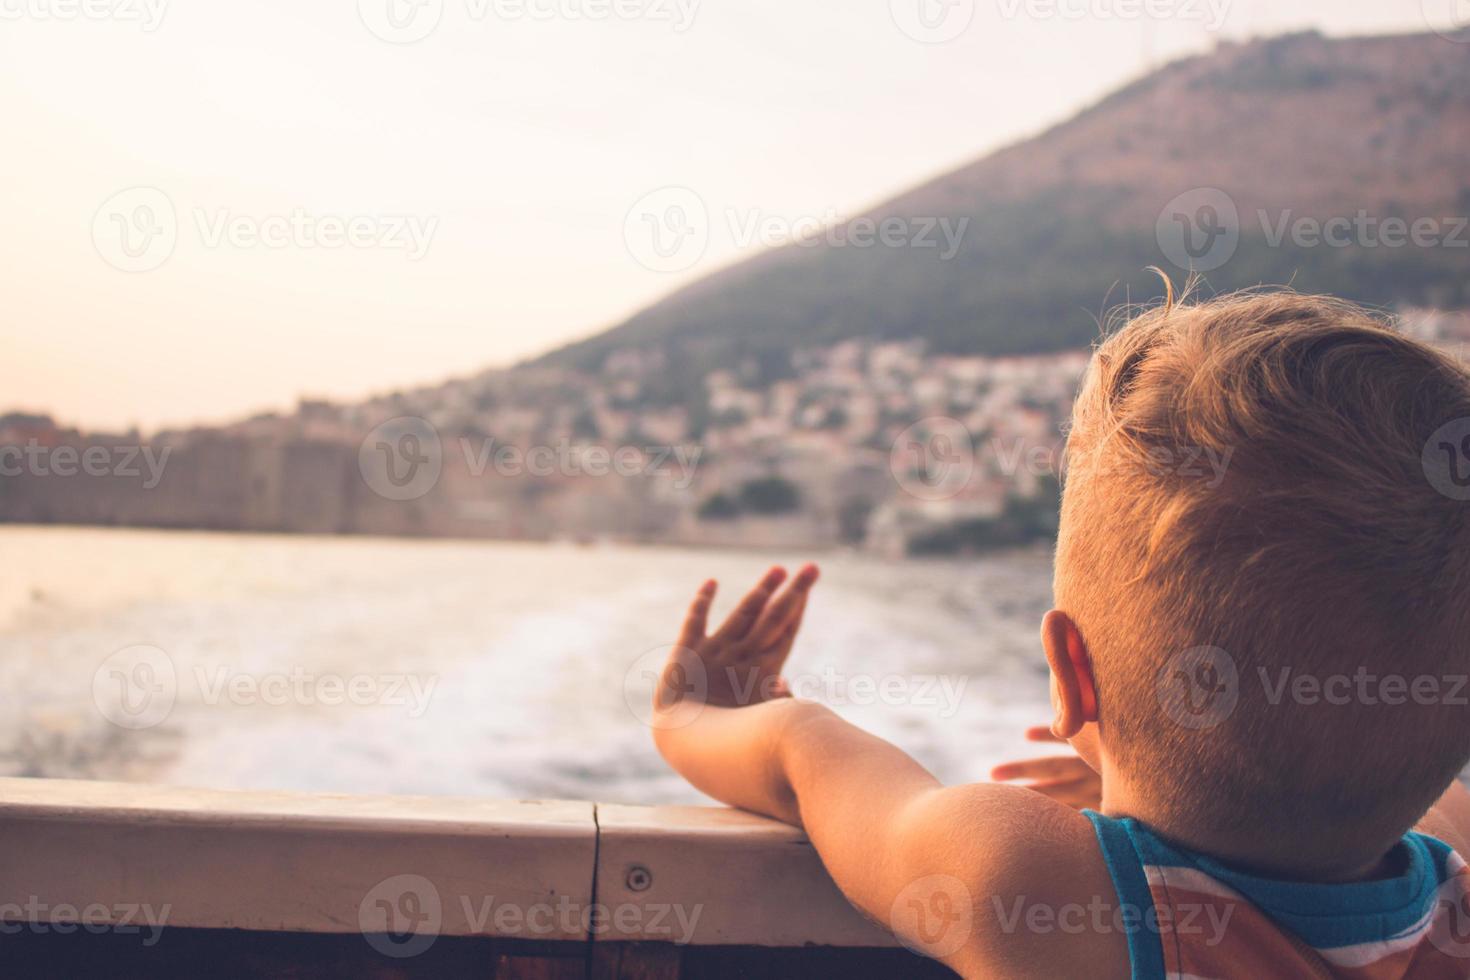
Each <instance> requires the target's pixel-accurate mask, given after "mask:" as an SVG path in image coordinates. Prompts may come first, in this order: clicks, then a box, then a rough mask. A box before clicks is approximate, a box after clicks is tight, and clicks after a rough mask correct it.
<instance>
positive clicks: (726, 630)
mask: <svg viewBox="0 0 1470 980" xmlns="http://www.w3.org/2000/svg"><path fill="white" fill-rule="evenodd" d="M785 578H786V569H784V568H781V567H780V566H777V567H775V568H772V569H771V570H770V571H768V572H766V574H765V575H764V576H762V577H761V580H760V582H758V583H757V584H756V587H755V588H754V589H751V590H750V593H749V594H748V595H746V597H745V598H744V599H741V600H740V605H738V606H736V607H735V611H734V612H732V613H731V614H730V618H729V619H727V620H725V625H723V626H721V627H720V629H719V632H717V633H716V634H715V639H716V640H719V641H722V642H734V641H736V640H743V639H744V638H745V636H746V634H748V633H749V632H750V628H751V627H752V626H754V625H755V621H756V620H757V619H758V618H760V614H761V610H762V609H765V608H766V603H767V602H770V601H771V596H772V595H773V594H774V593H775V591H776V589H777V587H779V586H780V584H781V583H782V582H783V581H784V580H785Z"/></svg>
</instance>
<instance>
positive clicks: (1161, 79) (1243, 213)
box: [542, 33, 1470, 401]
mask: <svg viewBox="0 0 1470 980" xmlns="http://www.w3.org/2000/svg"><path fill="white" fill-rule="evenodd" d="M1467 146H1470V44H1456V43H1451V42H1449V41H1447V40H1445V39H1444V38H1442V37H1440V36H1439V35H1433V34H1427V35H1409V36H1395V37H1375V38H1352V39H1341V40H1339V39H1329V38H1325V37H1322V36H1321V35H1318V34H1316V33H1306V34H1299V35H1292V36H1287V37H1281V38H1275V39H1270V40H1263V41H1254V42H1250V43H1245V44H1223V45H1221V46H1220V47H1218V48H1217V49H1216V50H1215V51H1213V52H1211V53H1210V54H1206V55H1202V56H1198V57H1194V58H1189V59H1186V60H1182V61H1179V62H1176V63H1174V64H1171V65H1168V66H1166V67H1164V68H1162V69H1160V70H1158V71H1156V72H1154V73H1152V74H1150V75H1148V76H1147V77H1145V78H1143V79H1141V80H1139V81H1137V82H1135V83H1133V84H1131V85H1129V86H1127V87H1125V88H1123V89H1121V90H1119V91H1118V92H1115V93H1114V94H1112V95H1110V96H1108V97H1107V98H1105V99H1103V100H1102V101H1101V102H1099V103H1097V104H1096V105H1094V106H1092V107H1091V108H1089V109H1087V110H1086V111H1084V112H1082V113H1080V114H1079V115H1077V116H1076V117H1074V118H1072V119H1070V120H1068V121H1066V122H1064V123H1062V124H1060V125H1058V126H1056V127H1054V128H1052V129H1050V130H1048V131H1046V132H1044V133H1042V134H1041V135H1039V136H1037V137H1035V138H1033V139H1029V140H1027V141H1025V142H1022V143H1019V144H1016V145H1014V146H1010V147H1008V148H1006V149H1003V150H1001V151H999V152H997V153H994V154H992V155H990V156H987V157H985V158H983V159H981V160H979V161H976V162H974V163H971V164H968V165H966V166H963V167H961V168H959V169H957V170H955V171H953V172H951V173H949V174H947V175H945V176H943V177H940V178H938V179H936V180H934V181H932V182H930V183H927V184H925V185H923V186H920V187H917V188H915V189H913V190H911V191H909V192H907V193H904V194H902V195H900V196H898V197H895V198H893V199H891V200H889V201H886V202H884V203H882V204H880V205H878V206H876V207H874V208H872V209H870V210H869V211H868V212H867V213H866V214H865V215H860V216H854V219H856V218H864V217H865V218H873V219H879V220H881V219H883V218H888V217H898V218H902V219H909V220H916V219H922V218H925V217H936V216H945V217H950V218H953V219H960V218H968V219H969V222H970V223H969V226H968V230H967V233H966V235H965V238H964V241H963V243H962V246H961V248H960V251H959V252H958V254H956V255H955V256H954V257H953V258H952V259H950V260H949V261H942V260H941V259H940V258H939V255H938V253H937V251H936V250H933V249H929V250H921V249H913V248H853V247H834V246H831V245H828V244H823V245H820V246H817V247H794V246H788V247H786V248H782V249H777V250H774V251H771V252H768V253H765V254H762V255H760V256H757V257H755V258H754V259H751V260H749V261H746V262H744V263H741V264H739V265H737V266H734V267H732V268H729V269H725V270H723V271H721V272H719V273H717V274H715V275H712V276H709V277H707V278H705V279H703V280H701V281H699V282H696V283H694V284H693V285H691V286H689V287H687V288H685V289H682V290H680V291H678V292H676V293H674V294H672V295H670V296H668V297H667V298H665V299H663V300H661V301H660V302H658V303H656V304H654V305H653V306H651V307H649V308H647V309H645V310H643V311H641V312H639V313H638V314H636V315H635V316H633V317H632V318H630V319H629V320H628V321H626V322H625V323H623V324H621V325H619V326H617V327H615V328H614V329H612V330H609V331H607V332H605V333H602V334H600V335H598V336H595V337H592V338H590V339H588V340H585V341H582V342H579V343H575V344H572V345H570V346H567V347H564V348H562V349H560V350H557V351H554V352H552V353H551V354H549V355H547V356H546V357H545V358H543V359H542V363H545V364H548V365H551V366H558V367H574V368H581V369H588V370H595V369H597V368H598V367H599V366H600V365H601V363H602V361H603V360H604V359H605V358H606V356H607V355H608V354H609V353H610V352H612V351H615V350H619V349H623V348H628V347H655V348H658V349H659V350H660V353H661V354H662V355H663V356H664V357H666V358H668V359H669V360H670V361H671V362H673V363H679V364H685V365H688V366H689V367H691V368H693V369H694V370H693V371H692V372H670V374H671V376H680V375H683V376H694V377H698V375H699V370H698V369H700V368H704V367H709V366H712V365H715V364H720V363H729V360H730V358H732V357H738V358H749V359H751V360H753V361H754V362H756V363H759V364H761V365H763V366H764V370H765V373H767V374H769V375H770V376H772V377H775V376H780V374H781V372H782V371H783V370H784V365H786V364H788V363H789V360H790V358H789V352H790V350H791V349H793V348H794V347H805V346H815V345H822V344H827V343H830V342H833V341H837V340H841V339H847V338H853V337H864V338H873V339H908V338H922V339H924V340H926V341H927V342H928V345H929V349H930V350H931V351H933V352H938V353H944V352H950V353H971V354H1016V353H1039V352H1047V351H1054V350H1060V349H1066V348H1070V347H1075V346H1079V345H1082V344H1085V343H1086V342H1087V341H1089V340H1090V339H1091V338H1092V337H1094V336H1095V335H1096V332H1097V324H1096V319H1095V318H1096V316H1097V314H1098V313H1099V311H1100V310H1102V309H1103V308H1104V307H1105V305H1107V304H1109V303H1116V302H1118V301H1120V300H1122V299H1124V298H1127V297H1131V298H1132V299H1134V300H1140V299H1145V298H1148V297H1150V296H1152V295H1154V294H1155V293H1156V292H1157V290H1158V283H1157V280H1156V279H1155V278H1154V277H1152V276H1151V275H1149V274H1147V273H1145V272H1143V271H1142V270H1143V269H1144V268H1145V267H1146V266H1149V265H1153V264H1158V265H1161V266H1163V267H1165V268H1167V269H1170V270H1171V271H1172V272H1174V273H1175V274H1176V276H1178V277H1182V276H1183V274H1184V271H1183V269H1181V268H1180V267H1179V265H1178V264H1177V263H1171V262H1169V261H1168V258H1167V256H1166V255H1165V254H1164V252H1163V250H1162V249H1161V247H1160V244H1159V240H1158V237H1157V236H1156V231H1155V227H1156V222H1158V220H1159V217H1160V213H1161V211H1162V210H1163V209H1164V208H1165V206H1166V204H1168V203H1169V202H1170V201H1171V200H1173V199H1174V198H1176V197H1177V196H1178V195H1180V194H1181V193H1184V192H1186V191H1190V190H1192V189H1195V188H1202V187H1210V188H1218V189H1220V190H1223V191H1224V192H1226V193H1227V194H1228V195H1229V197H1230V198H1231V199H1233V201H1234V203H1235V204H1236V206H1237V208H1238V215H1239V224H1238V227H1239V230H1240V239H1239V246H1238V248H1237V249H1236V250H1235V252H1234V253H1233V257H1232V258H1231V259H1230V260H1229V261H1228V262H1226V263H1225V264H1224V265H1223V266H1221V267H1219V268H1215V269H1212V270H1211V271H1209V272H1208V274H1207V285H1208V288H1210V289H1231V288H1237V287H1241V286H1249V285H1255V284H1259V283H1288V282H1289V283H1292V284H1294V285H1295V286H1296V287H1297V288H1300V289H1303V290H1313V291H1318V290H1320V291H1328V292H1335V293H1339V294H1342V295H1345V296H1349V297H1351V298H1354V299H1358V300H1360V301H1363V302H1367V303H1371V304H1375V305H1385V306H1387V305H1392V304H1397V303H1415V304H1424V305H1433V306H1439V307H1461V306H1465V305H1467V304H1470V295H1467V291H1470V286H1467V284H1466V277H1465V274H1464V273H1465V270H1466V262H1467V259H1470V248H1466V247H1465V245H1466V240H1467V238H1470V233H1467V232H1465V231H1464V230H1463V229H1459V230H1458V231H1457V229H1456V227H1455V222H1454V221H1453V220H1451V219H1453V218H1454V216H1457V215H1466V214H1470V174H1467V173H1466V171H1465V167H1464V161H1465V157H1464V151H1465V148H1466V147H1467ZM1360 214H1363V215H1364V216H1365V217H1366V218H1367V220H1368V221H1369V222H1370V227H1371V228H1375V229H1376V228H1377V227H1378V225H1379V223H1381V222H1382V221H1384V219H1388V218H1394V217H1397V218H1402V219H1404V220H1405V221H1406V222H1411V221H1412V220H1413V219H1416V218H1430V219H1434V220H1435V227H1436V229H1437V234H1438V235H1439V237H1440V238H1442V239H1445V240H1446V244H1436V245H1435V246H1433V247H1416V246H1414V245H1412V244H1409V245H1405V246H1402V247H1389V246H1386V245H1384V244H1382V243H1381V242H1379V241H1378V238H1377V236H1376V233H1374V232H1370V234H1369V236H1368V237H1366V238H1365V237H1364V236H1363V235H1362V234H1357V233H1355V235H1354V238H1353V243H1352V244H1349V245H1347V246H1346V247H1334V246H1329V245H1326V244H1322V243H1316V244H1315V245H1314V244H1313V243H1312V242H1311V241H1310V240H1307V241H1303V242H1297V243H1293V241H1291V239H1290V236H1288V238H1287V239H1286V240H1281V239H1280V238H1279V236H1277V237H1278V240H1277V242H1276V243H1273V242H1272V241H1271V238H1272V237H1273V233H1272V229H1273V228H1276V227H1279V226H1280V225H1281V222H1283V221H1286V222H1295V221H1296V220H1297V219H1299V218H1304V217H1311V218H1316V219H1319V220H1325V219H1329V218H1334V217H1337V218H1341V219H1346V220H1353V219H1354V218H1355V216H1358V215H1360ZM1456 243H1458V244H1456ZM651 394H652V393H651ZM664 394H665V396H666V397H667V398H668V399H669V400H670V401H679V400H682V399H683V397H684V396H685V395H686V394H687V393H681V392H678V391H669V392H666V393H664Z"/></svg>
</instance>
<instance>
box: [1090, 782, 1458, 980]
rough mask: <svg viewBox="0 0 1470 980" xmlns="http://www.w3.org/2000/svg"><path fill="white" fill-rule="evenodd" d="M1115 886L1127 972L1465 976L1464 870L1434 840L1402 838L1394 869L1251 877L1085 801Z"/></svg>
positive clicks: (1115, 918) (1148, 979)
mask: <svg viewBox="0 0 1470 980" xmlns="http://www.w3.org/2000/svg"><path fill="white" fill-rule="evenodd" d="M1083 812H1084V813H1086V814H1087V817H1088V818H1089V819H1090V820H1091V821H1092V825H1093V829H1094V830H1095V831H1096V832H1097V840H1098V844H1099V846H1100V847H1101V848H1102V853H1103V857H1104V859H1105V860H1106V861H1107V866H1108V872H1109V873H1110V874H1111V875H1112V879H1113V886H1114V888H1116V890H1117V892H1118V903H1119V908H1118V909H1117V910H1114V911H1115V913H1116V914H1113V915H1111V917H1110V918H1111V921H1112V922H1113V923H1114V924H1115V925H1116V927H1117V928H1119V929H1120V930H1123V931H1125V932H1126V934H1127V937H1128V953H1129V956H1130V957H1131V959H1132V966H1133V978H1134V980H1159V978H1168V980H1197V978H1198V980H1203V978H1235V977H1249V978H1253V980H1254V978H1277V977H1280V978H1288V977H1333V978H1348V980H1439V978H1466V977H1470V869H1467V868H1466V864H1465V861H1464V860H1463V859H1462V858H1461V857H1460V855H1458V854H1456V853H1455V852H1454V851H1453V850H1452V849H1451V848H1449V847H1448V846H1447V845H1445V844H1444V843H1443V842H1441V841H1439V840H1437V839H1436V838H1434V837H1430V836H1428V835H1426V834H1420V833H1414V832H1411V833H1409V834H1406V835H1405V836H1404V839H1403V841H1402V842H1401V843H1400V845H1399V846H1400V847H1401V848H1403V849H1404V854H1403V859H1404V860H1403V865H1404V868H1405V870H1404V871H1403V873H1402V874H1400V875H1399V876H1398V877H1395V878H1388V879H1381V880H1375V881H1362V882H1350V883H1347V884H1310V883H1303V882H1292V881H1279V880H1273V879H1269V878H1258V877H1254V876H1252V875H1249V874H1244V873H1242V872H1239V871H1236V870H1234V869H1232V868H1229V867H1227V866H1225V865H1223V864H1221V863H1220V862H1218V861H1215V860H1213V859H1212V858H1209V857H1206V856H1205V855H1203V854H1197V853H1193V852H1190V851H1185V850H1181V849H1179V848H1177V847H1175V846H1173V845H1170V844H1166V843H1165V842H1164V841H1162V840H1160V839H1159V838H1158V837H1157V836H1155V835H1154V834H1153V833H1152V832H1151V831H1150V830H1149V829H1148V828H1147V827H1145V826H1144V825H1143V824H1141V823H1139V822H1138V821H1136V820H1132V819H1127V818H1125V819H1122V820H1115V819H1113V818H1111V817H1105V816H1103V815H1102V814H1100V813H1094V812H1093V811H1091V810H1086V811H1083Z"/></svg>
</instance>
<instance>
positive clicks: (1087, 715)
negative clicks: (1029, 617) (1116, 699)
mask: <svg viewBox="0 0 1470 980" xmlns="http://www.w3.org/2000/svg"><path fill="white" fill-rule="evenodd" d="M1041 645H1042V647H1043V649H1045V650H1046V663H1047V666H1049V667H1050V668H1051V690H1052V709H1053V711H1054V712H1055V717H1054V718H1053V719H1052V723H1051V731H1052V734H1053V735H1055V736H1057V737H1058V738H1074V737H1075V736H1076V735H1077V733H1078V732H1080V731H1082V726H1083V725H1085V724H1087V723H1088V722H1090V721H1097V686H1096V684H1095V683H1094V682H1093V677H1092V658H1091V657H1090V656H1088V653H1087V645H1086V644H1085V643H1083V642H1082V634H1081V632H1079V631H1078V629H1077V624H1076V623H1074V622H1072V617H1070V616H1068V615H1067V614H1066V613H1064V612H1062V611H1061V610H1060V609H1053V610H1052V611H1051V612H1049V613H1047V614H1046V618H1045V619H1043V620H1042V621H1041Z"/></svg>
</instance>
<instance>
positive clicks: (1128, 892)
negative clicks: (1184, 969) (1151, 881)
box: [1082, 810, 1164, 980]
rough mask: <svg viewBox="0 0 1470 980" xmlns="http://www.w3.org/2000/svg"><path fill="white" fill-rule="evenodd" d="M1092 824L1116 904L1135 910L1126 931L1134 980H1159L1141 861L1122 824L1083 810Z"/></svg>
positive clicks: (1160, 950)
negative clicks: (1113, 889)
mask: <svg viewBox="0 0 1470 980" xmlns="http://www.w3.org/2000/svg"><path fill="white" fill-rule="evenodd" d="M1082 812H1083V813H1084V814H1085V815H1086V816H1087V819H1089V820H1091V821H1092V829H1093V831H1094V832H1095V833H1096V834H1097V843H1098V846H1099V847H1100V848H1101V849H1102V855H1103V860H1104V861H1106V862H1107V865H1108V874H1109V875H1111V876H1112V879H1113V887H1114V888H1115V889H1116V890H1117V892H1118V901H1119V903H1121V905H1122V906H1123V907H1125V908H1131V909H1135V910H1137V914H1136V915H1131V916H1129V917H1128V918H1129V920H1131V921H1133V922H1136V923H1139V925H1137V926H1136V927H1134V928H1132V929H1130V930H1129V931H1128V958H1129V960H1130V962H1131V963H1132V964H1133V980H1162V978H1163V976H1164V947H1163V941H1162V939H1160V937H1159V933H1158V930H1157V929H1151V928H1149V926H1148V925H1147V924H1148V923H1151V922H1152V923H1157V922H1158V913H1157V912H1155V911H1154V896H1153V892H1151V891H1149V887H1148V878H1147V877H1145V876H1144V873H1143V861H1142V859H1140V858H1139V856H1138V850H1137V849H1136V848H1135V847H1134V846H1133V840H1132V838H1130V837H1129V835H1128V830H1127V828H1125V827H1124V826H1123V823H1122V821H1119V820H1114V819H1112V818H1111V817H1105V816H1103V815H1102V814H1101V813H1096V812H1094V811H1092V810H1083V811H1082Z"/></svg>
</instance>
